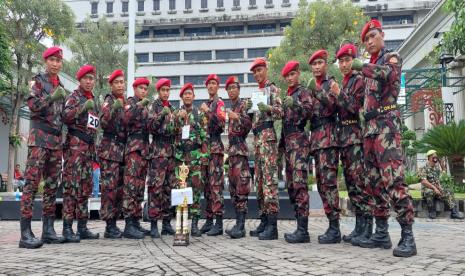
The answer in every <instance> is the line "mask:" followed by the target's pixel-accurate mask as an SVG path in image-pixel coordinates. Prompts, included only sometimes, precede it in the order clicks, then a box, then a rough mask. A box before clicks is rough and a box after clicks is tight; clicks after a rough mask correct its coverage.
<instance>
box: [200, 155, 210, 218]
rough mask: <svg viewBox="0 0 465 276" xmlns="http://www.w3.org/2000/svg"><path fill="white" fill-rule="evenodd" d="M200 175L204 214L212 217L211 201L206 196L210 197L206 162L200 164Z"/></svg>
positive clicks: (206, 216)
mask: <svg viewBox="0 0 465 276" xmlns="http://www.w3.org/2000/svg"><path fill="white" fill-rule="evenodd" d="M200 176H201V177H202V178H201V182H202V188H203V198H204V199H205V211H204V215H205V218H213V211H212V206H211V202H210V201H209V200H208V198H211V191H210V189H209V187H210V185H209V184H208V183H209V181H210V179H209V178H208V163H207V165H205V164H202V165H201V166H200Z"/></svg>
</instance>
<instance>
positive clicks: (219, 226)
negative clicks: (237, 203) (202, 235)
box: [207, 216, 223, 236]
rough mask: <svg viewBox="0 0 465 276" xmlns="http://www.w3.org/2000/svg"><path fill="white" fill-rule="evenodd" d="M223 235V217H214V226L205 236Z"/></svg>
mask: <svg viewBox="0 0 465 276" xmlns="http://www.w3.org/2000/svg"><path fill="white" fill-rule="evenodd" d="M219 235H223V216H216V222H215V225H213V227H212V229H210V231H208V232H207V236H219Z"/></svg>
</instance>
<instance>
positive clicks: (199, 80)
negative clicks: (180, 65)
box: [184, 75, 208, 86]
mask: <svg viewBox="0 0 465 276" xmlns="http://www.w3.org/2000/svg"><path fill="white" fill-rule="evenodd" d="M207 77H208V76H207V75H196V76H184V83H188V82H192V83H193V84H194V85H202V86H203V85H205V80H206V79H207Z"/></svg>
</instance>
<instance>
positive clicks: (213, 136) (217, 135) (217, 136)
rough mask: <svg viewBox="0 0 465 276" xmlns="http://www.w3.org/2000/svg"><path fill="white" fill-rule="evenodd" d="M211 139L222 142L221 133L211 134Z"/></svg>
mask: <svg viewBox="0 0 465 276" xmlns="http://www.w3.org/2000/svg"><path fill="white" fill-rule="evenodd" d="M210 141H220V142H221V134H214V135H211V136H210Z"/></svg>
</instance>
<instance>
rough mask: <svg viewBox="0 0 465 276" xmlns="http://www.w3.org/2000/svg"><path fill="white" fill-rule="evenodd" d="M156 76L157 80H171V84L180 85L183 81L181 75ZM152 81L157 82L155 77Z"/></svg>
mask: <svg viewBox="0 0 465 276" xmlns="http://www.w3.org/2000/svg"><path fill="white" fill-rule="evenodd" d="M155 78H156V79H157V80H159V79H161V78H166V79H169V80H171V85H179V84H180V83H181V82H180V77H179V76H169V77H166V76H163V77H155ZM152 81H153V82H155V79H153V80H152Z"/></svg>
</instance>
